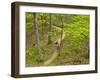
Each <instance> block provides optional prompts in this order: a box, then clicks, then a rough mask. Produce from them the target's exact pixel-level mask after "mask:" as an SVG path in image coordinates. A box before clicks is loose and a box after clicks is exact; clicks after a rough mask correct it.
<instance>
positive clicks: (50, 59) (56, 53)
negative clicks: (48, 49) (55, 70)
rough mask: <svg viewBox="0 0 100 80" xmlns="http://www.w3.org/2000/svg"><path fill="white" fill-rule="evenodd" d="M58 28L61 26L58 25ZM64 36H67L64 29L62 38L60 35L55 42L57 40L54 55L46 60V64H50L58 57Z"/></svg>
mask: <svg viewBox="0 0 100 80" xmlns="http://www.w3.org/2000/svg"><path fill="white" fill-rule="evenodd" d="M57 28H59V27H57ZM59 29H60V30H61V28H59ZM64 38H65V32H64V31H63V35H62V39H61V37H59V38H58V39H57V40H56V41H54V42H57V44H54V52H53V54H52V56H51V57H50V58H49V59H48V60H46V61H45V62H44V65H45V66H47V65H49V64H50V63H52V62H53V61H54V60H55V59H56V58H57V56H58V54H59V53H58V47H59V46H60V42H61V40H63V39H64Z"/></svg>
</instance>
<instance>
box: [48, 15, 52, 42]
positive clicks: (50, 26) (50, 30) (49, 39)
mask: <svg viewBox="0 0 100 80" xmlns="http://www.w3.org/2000/svg"><path fill="white" fill-rule="evenodd" d="M49 17H50V25H49V36H48V44H50V43H51V42H52V40H51V32H52V15H51V14H49Z"/></svg>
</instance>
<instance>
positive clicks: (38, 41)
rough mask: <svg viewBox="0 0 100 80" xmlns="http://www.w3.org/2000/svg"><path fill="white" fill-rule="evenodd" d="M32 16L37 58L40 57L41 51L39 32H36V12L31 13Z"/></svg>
mask: <svg viewBox="0 0 100 80" xmlns="http://www.w3.org/2000/svg"><path fill="white" fill-rule="evenodd" d="M33 16H34V32H35V35H36V42H37V47H38V54H39V58H40V59H41V58H42V52H41V46H40V39H39V32H38V26H37V15H36V13H33Z"/></svg>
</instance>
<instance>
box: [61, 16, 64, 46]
mask: <svg viewBox="0 0 100 80" xmlns="http://www.w3.org/2000/svg"><path fill="white" fill-rule="evenodd" d="M61 24H62V26H61V28H62V30H61V42H60V46H61V44H62V37H63V28H64V18H63V16H62V17H61Z"/></svg>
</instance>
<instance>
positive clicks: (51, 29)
mask: <svg viewBox="0 0 100 80" xmlns="http://www.w3.org/2000/svg"><path fill="white" fill-rule="evenodd" d="M25 16H26V66H27V67H32V66H47V65H49V66H54V65H78V64H88V63H89V22H90V21H89V15H79V14H77V15H75V14H56V13H55V14H52V13H30V12H26V14H25Z"/></svg>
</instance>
